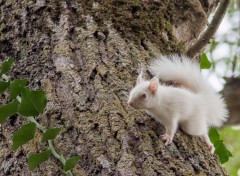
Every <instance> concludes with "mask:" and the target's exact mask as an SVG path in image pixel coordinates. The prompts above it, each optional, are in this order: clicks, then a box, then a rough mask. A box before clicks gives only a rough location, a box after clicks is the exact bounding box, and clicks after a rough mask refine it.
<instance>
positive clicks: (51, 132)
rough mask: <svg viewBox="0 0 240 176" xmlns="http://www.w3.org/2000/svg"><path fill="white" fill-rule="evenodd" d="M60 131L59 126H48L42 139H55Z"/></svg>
mask: <svg viewBox="0 0 240 176" xmlns="http://www.w3.org/2000/svg"><path fill="white" fill-rule="evenodd" d="M60 131H61V128H50V129H48V130H47V131H46V132H45V133H44V134H43V138H42V140H43V141H47V140H51V139H55V138H56V137H57V135H58V133H59V132H60Z"/></svg>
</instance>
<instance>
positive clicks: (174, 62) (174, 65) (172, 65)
mask: <svg viewBox="0 0 240 176" xmlns="http://www.w3.org/2000/svg"><path fill="white" fill-rule="evenodd" d="M148 69H149V71H150V72H151V73H152V74H153V75H155V76H157V77H158V78H160V79H161V80H164V81H175V82H176V83H179V84H180V85H181V86H183V87H185V88H187V89H188V90H190V91H192V92H194V93H197V94H200V96H201V97H202V98H203V102H204V104H203V105H200V106H204V107H206V109H205V110H206V111H208V112H209V113H208V116H211V117H209V125H211V126H220V125H221V124H222V123H223V122H224V121H225V120H226V118H227V116H228V111H227V110H226V105H225V102H224V100H223V99H222V98H221V96H220V95H218V94H217V93H215V92H214V90H213V89H212V87H211V86H210V84H209V83H208V81H207V80H205V79H204V78H203V77H202V75H201V72H200V66H199V64H198V63H197V62H196V61H193V60H191V59H190V58H188V57H187V56H178V55H169V56H161V57H160V58H157V59H155V60H153V61H152V62H151V64H150V65H149V67H148Z"/></svg>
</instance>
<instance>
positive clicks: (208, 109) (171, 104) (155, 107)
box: [128, 55, 228, 153]
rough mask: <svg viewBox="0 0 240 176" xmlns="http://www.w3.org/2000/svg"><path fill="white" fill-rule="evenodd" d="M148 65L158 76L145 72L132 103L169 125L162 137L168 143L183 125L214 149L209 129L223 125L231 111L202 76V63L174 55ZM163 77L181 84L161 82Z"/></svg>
mask: <svg viewBox="0 0 240 176" xmlns="http://www.w3.org/2000/svg"><path fill="white" fill-rule="evenodd" d="M148 69H149V71H150V72H151V73H152V74H153V75H155V77H153V78H152V79H151V80H150V81H148V80H144V78H143V72H141V73H140V75H139V76H138V78H137V83H136V86H135V87H134V88H133V89H132V90H131V92H130V95H129V100H128V104H129V105H130V106H131V107H133V108H135V109H144V110H146V112H147V113H148V114H150V115H151V116H153V117H154V118H155V119H156V120H158V121H160V122H161V123H162V124H163V125H164V126H165V128H166V133H165V134H164V135H161V136H160V138H161V139H162V140H163V141H164V142H165V144H166V145H167V144H169V143H171V142H172V140H173V136H174V133H175V132H176V130H177V127H178V125H179V126H180V127H181V128H182V130H183V131H184V132H186V133H187V134H190V135H195V136H201V137H202V138H203V139H204V140H205V141H206V143H207V146H208V148H209V150H210V151H211V153H213V152H214V150H215V149H214V147H213V145H212V143H211V141H210V140H209V137H208V129H209V127H219V126H221V125H222V123H223V122H224V121H225V120H226V119H227V117H228V111H227V109H226V104H225V102H224V100H223V99H222V97H221V96H220V95H219V94H217V93H215V92H214V91H213V89H212V87H211V86H210V84H209V83H208V82H207V81H206V80H205V79H204V78H203V77H202V75H201V72H200V68H199V64H198V63H197V62H195V61H193V60H191V59H190V58H188V57H186V56H177V55H170V56H161V57H160V58H158V59H155V60H153V61H152V63H151V64H150V65H149V67H148ZM159 79H161V80H163V81H173V82H176V83H179V84H180V85H181V87H172V86H166V85H161V84H160V83H159Z"/></svg>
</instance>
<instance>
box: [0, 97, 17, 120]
mask: <svg viewBox="0 0 240 176" xmlns="http://www.w3.org/2000/svg"><path fill="white" fill-rule="evenodd" d="M18 105H19V103H18V101H17V100H14V101H13V102H11V103H9V104H7V105H4V106H2V107H0V123H4V122H5V121H6V120H7V118H8V117H10V116H12V115H14V114H16V113H17V109H18Z"/></svg>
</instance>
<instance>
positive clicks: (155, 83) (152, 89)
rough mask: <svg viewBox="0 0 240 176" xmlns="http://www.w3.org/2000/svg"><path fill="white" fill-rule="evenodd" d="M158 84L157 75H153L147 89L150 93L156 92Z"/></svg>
mask: <svg viewBox="0 0 240 176" xmlns="http://www.w3.org/2000/svg"><path fill="white" fill-rule="evenodd" d="M158 85H159V80H158V78H157V77H153V78H152V79H151V81H150V85H149V87H148V89H149V91H150V92H151V93H152V94H156V92H157V89H158Z"/></svg>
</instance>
